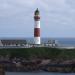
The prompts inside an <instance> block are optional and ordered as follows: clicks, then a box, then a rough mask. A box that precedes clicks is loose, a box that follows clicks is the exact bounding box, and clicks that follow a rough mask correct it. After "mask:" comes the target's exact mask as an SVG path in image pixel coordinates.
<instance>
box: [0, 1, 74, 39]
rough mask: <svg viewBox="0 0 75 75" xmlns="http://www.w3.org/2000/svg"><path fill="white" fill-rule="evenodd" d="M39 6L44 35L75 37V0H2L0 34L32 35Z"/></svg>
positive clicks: (42, 35) (4, 35)
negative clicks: (34, 17)
mask: <svg viewBox="0 0 75 75" xmlns="http://www.w3.org/2000/svg"><path fill="white" fill-rule="evenodd" d="M36 8H39V10H40V16H41V37H75V0H0V38H2V37H33V32H34V19H33V16H34V11H35V10H36Z"/></svg>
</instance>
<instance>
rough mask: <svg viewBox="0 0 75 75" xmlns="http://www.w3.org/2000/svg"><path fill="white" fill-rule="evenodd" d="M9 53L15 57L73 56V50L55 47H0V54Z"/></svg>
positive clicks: (65, 57)
mask: <svg viewBox="0 0 75 75" xmlns="http://www.w3.org/2000/svg"><path fill="white" fill-rule="evenodd" d="M6 54H10V55H12V56H17V57H25V58H32V57H39V58H51V59H53V58H59V59H61V58H63V59H72V58H75V50H74V49H70V50H65V49H56V48H24V49H21V48H20V49H0V55H6Z"/></svg>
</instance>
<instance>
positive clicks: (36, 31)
mask: <svg viewBox="0 0 75 75" xmlns="http://www.w3.org/2000/svg"><path fill="white" fill-rule="evenodd" d="M34 22H35V25H34V44H35V45H40V44H41V42H40V13H39V10H38V8H37V10H36V11H35V12H34Z"/></svg>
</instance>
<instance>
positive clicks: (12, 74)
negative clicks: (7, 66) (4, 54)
mask: <svg viewBox="0 0 75 75" xmlns="http://www.w3.org/2000/svg"><path fill="white" fill-rule="evenodd" d="M5 75H75V73H51V72H26V73H20V72H6V74H5Z"/></svg>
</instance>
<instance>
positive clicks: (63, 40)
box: [25, 38, 75, 46]
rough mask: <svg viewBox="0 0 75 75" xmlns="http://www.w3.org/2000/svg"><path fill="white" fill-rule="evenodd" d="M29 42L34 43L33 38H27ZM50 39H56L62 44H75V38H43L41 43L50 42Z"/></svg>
mask: <svg viewBox="0 0 75 75" xmlns="http://www.w3.org/2000/svg"><path fill="white" fill-rule="evenodd" d="M25 39H26V40H27V41H28V42H29V43H33V42H34V39H33V38H25ZM48 40H56V41H57V43H58V44H59V45H60V46H75V38H41V43H48Z"/></svg>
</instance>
